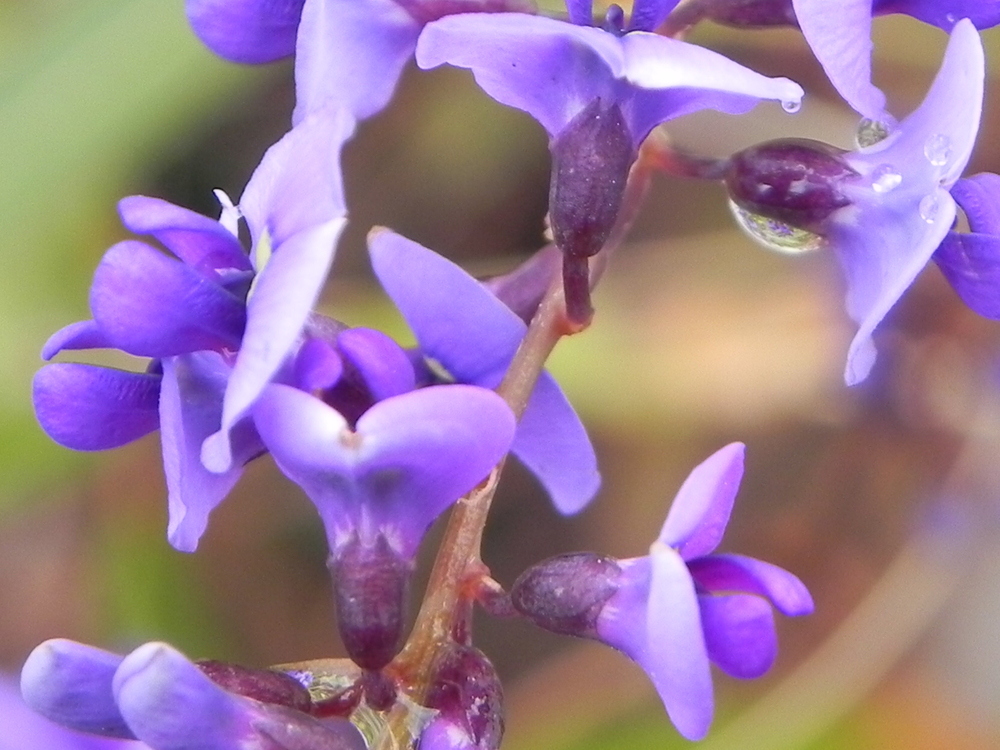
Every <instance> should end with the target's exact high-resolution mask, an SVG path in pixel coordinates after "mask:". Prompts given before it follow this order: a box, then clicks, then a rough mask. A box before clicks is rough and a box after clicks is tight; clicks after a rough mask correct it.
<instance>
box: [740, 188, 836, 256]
mask: <svg viewBox="0 0 1000 750" xmlns="http://www.w3.org/2000/svg"><path fill="white" fill-rule="evenodd" d="M729 210H730V211H732V212H733V218H735V219H736V223H737V224H739V226H740V229H742V230H743V231H744V232H746V233H747V234H748V235H750V237H751V238H752V239H753V240H754V241H756V242H757V244H759V245H762V246H764V247H766V248H767V249H768V250H773V251H775V252H778V253H782V254H783V255H802V254H804V253H811V252H813V251H815V250H819V249H820V248H821V247H822V246H823V238H822V237H820V236H819V235H818V234H814V233H813V232H809V231H807V230H805V229H799V228H798V227H793V226H790V225H789V224H785V223H784V222H781V221H778V220H777V219H771V218H769V217H767V216H761V215H760V214H755V213H751V212H750V211H747V210H746V209H745V208H741V207H740V206H738V205H736V203H735V202H733V201H732V200H730V201H729Z"/></svg>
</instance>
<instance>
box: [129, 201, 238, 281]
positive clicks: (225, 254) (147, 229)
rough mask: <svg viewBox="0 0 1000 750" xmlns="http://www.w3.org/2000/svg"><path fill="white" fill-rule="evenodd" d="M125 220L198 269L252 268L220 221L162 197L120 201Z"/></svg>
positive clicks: (130, 226) (138, 231)
mask: <svg viewBox="0 0 1000 750" xmlns="http://www.w3.org/2000/svg"><path fill="white" fill-rule="evenodd" d="M118 214H119V215H120V216H121V218H122V223H123V224H124V225H125V226H126V227H128V228H129V229H130V230H131V231H133V232H135V233H136V234H151V235H153V236H154V237H155V238H156V239H157V240H159V241H160V242H162V243H163V245H164V246H165V247H166V248H167V249H168V250H170V252H172V253H173V254H174V255H176V256H177V257H178V258H180V259H181V260H183V261H184V262H185V263H187V264H188V265H189V266H191V267H193V268H196V269H199V270H201V269H204V270H216V269H229V268H236V269H239V270H242V271H249V270H251V265H250V259H249V258H248V257H247V254H246V252H245V251H244V250H243V246H242V245H241V244H240V241H239V239H237V237H236V236H235V235H234V234H233V233H232V232H230V231H229V230H228V229H226V227H225V226H223V225H222V224H221V223H220V222H218V221H215V220H214V219H210V218H208V217H207V216H202V215H201V214H199V213H195V212H194V211H190V210H188V209H186V208H181V207H180V206H175V205H174V204H173V203H169V202H167V201H165V200H161V199H159V198H147V197H146V196H144V195H131V196H129V197H128V198H123V199H122V200H120V201H119V202H118Z"/></svg>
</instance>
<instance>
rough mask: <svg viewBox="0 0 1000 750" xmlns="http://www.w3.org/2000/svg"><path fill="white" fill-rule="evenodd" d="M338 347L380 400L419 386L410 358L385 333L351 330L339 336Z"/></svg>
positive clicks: (369, 329)
mask: <svg viewBox="0 0 1000 750" xmlns="http://www.w3.org/2000/svg"><path fill="white" fill-rule="evenodd" d="M337 348H338V349H339V350H340V351H341V353H342V354H343V355H344V357H345V358H346V359H347V360H348V361H349V362H350V363H351V364H352V365H354V367H355V368H357V371H358V373H359V374H360V375H361V377H362V378H363V379H364V381H365V386H367V388H368V390H369V392H370V393H371V395H372V397H373V398H374V399H375V400H376V401H381V400H382V399H386V398H389V397H390V396H398V395H399V394H401V393H408V392H409V391H412V390H413V389H414V388H416V387H417V381H416V375H415V374H414V372H413V365H412V364H410V358H409V357H408V356H407V355H406V352H405V351H403V350H402V349H401V348H400V346H399V344H397V343H396V342H395V341H393V340H392V339H391V338H389V337H388V336H386V335H385V334H384V333H382V332H381V331H376V330H373V329H371V328H349V329H347V330H346V331H344V332H343V333H341V334H340V335H339V336H338V337H337Z"/></svg>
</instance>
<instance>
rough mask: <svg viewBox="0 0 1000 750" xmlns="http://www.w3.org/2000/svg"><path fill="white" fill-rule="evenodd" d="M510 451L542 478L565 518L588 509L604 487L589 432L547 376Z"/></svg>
mask: <svg viewBox="0 0 1000 750" xmlns="http://www.w3.org/2000/svg"><path fill="white" fill-rule="evenodd" d="M511 452H512V453H513V454H514V455H515V456H517V457H518V459H520V461H521V462H522V463H523V464H524V465H525V466H526V467H528V469H529V470H530V471H531V472H532V473H533V474H534V475H535V476H536V477H538V481H540V482H541V483H542V486H543V487H545V490H546V491H547V492H548V493H549V496H550V497H551V498H552V504H553V505H555V506H556V509H557V510H558V511H559V512H560V513H563V514H564V515H572V514H573V513H578V512H580V511H581V510H583V508H584V507H585V506H586V505H587V504H588V503H589V502H590V501H591V500H592V499H593V498H594V495H596V494H597V490H599V489H600V487H601V474H600V472H599V471H598V469H597V455H596V454H595V453H594V446H592V445H591V444H590V438H589V437H588V436H587V430H586V429H585V428H584V426H583V423H582V422H580V418H579V417H578V416H577V415H576V412H575V411H574V410H573V407H572V406H571V405H570V403H569V401H567V400H566V396H565V395H563V392H562V391H561V390H560V389H559V386H558V385H556V381H555V380H553V379H552V376H551V375H549V374H548V373H542V376H541V377H540V378H539V379H538V384H537V385H536V386H535V390H534V391H533V392H532V394H531V399H530V400H529V401H528V407H527V408H526V409H525V410H524V414H523V415H522V416H521V419H520V421H519V422H518V424H517V433H516V435H515V437H514V444H513V445H512V446H511Z"/></svg>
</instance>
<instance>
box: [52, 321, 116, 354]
mask: <svg viewBox="0 0 1000 750" xmlns="http://www.w3.org/2000/svg"><path fill="white" fill-rule="evenodd" d="M113 346H114V345H113V344H112V343H111V342H109V341H108V337H107V336H105V335H104V333H103V332H102V331H101V328H100V326H98V325H97V323H96V322H94V321H93V320H81V321H79V322H77V323H70V324H69V325H68V326H66V327H65V328H60V329H59V330H58V331H56V332H55V333H53V334H52V335H51V336H50V337H49V340H48V341H46V342H45V346H43V347H42V359H44V360H46V361H48V360H50V359H52V358H53V357H54V356H56V355H57V354H58V353H59V352H61V351H64V350H66V349H108V348H112V347H113Z"/></svg>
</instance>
